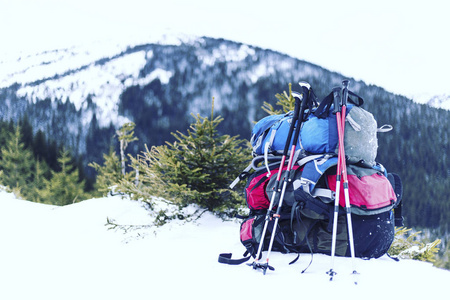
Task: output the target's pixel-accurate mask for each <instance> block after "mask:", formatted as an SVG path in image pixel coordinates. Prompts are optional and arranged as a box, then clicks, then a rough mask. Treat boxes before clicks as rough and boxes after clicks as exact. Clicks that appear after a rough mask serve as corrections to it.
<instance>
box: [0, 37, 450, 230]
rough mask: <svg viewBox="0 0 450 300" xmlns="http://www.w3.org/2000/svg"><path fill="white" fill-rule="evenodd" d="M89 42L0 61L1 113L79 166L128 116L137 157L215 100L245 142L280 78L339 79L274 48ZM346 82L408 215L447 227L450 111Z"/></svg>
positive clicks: (98, 153) (325, 84) (98, 152)
mask: <svg viewBox="0 0 450 300" xmlns="http://www.w3.org/2000/svg"><path fill="white" fill-rule="evenodd" d="M97 46H98V47H97ZM97 46H95V47H94V46H92V47H87V48H80V47H73V48H67V49H58V50H52V51H46V52H42V53H37V54H35V55H27V56H24V57H19V58H17V57H16V58H14V59H6V60H3V61H1V62H0V117H1V118H2V119H3V120H14V121H18V120H20V119H21V118H24V117H25V116H26V117H27V118H28V120H29V121H30V122H31V124H32V126H33V128H34V130H35V131H36V130H38V129H40V130H42V131H43V132H45V133H46V134H47V135H48V136H50V137H52V138H54V139H56V140H57V141H58V142H59V143H61V144H64V145H66V146H68V147H70V148H71V149H72V151H73V152H74V154H75V155H77V156H78V157H80V158H82V159H83V161H84V163H85V164H86V165H87V163H88V162H92V161H96V162H99V163H102V154H103V153H106V152H107V151H108V149H109V147H110V146H111V145H116V144H114V139H115V138H114V134H115V131H116V130H117V129H118V128H119V127H120V126H121V124H123V123H124V122H126V121H128V120H130V121H133V122H135V123H136V131H135V132H136V136H137V137H138V138H139V142H134V143H132V144H131V145H130V148H131V149H130V150H131V152H132V153H138V152H139V151H142V150H143V149H144V144H148V145H149V146H152V145H161V144H163V143H164V142H165V141H172V140H173V137H172V135H171V132H175V131H177V130H179V131H182V132H185V131H186V130H187V128H188V126H189V124H190V123H191V122H192V121H193V118H192V116H191V113H194V114H197V113H200V114H201V115H203V116H209V115H210V113H211V103H212V98H214V101H215V102H214V109H215V114H216V115H221V116H222V117H224V122H222V124H221V128H220V130H221V131H222V132H223V133H226V134H230V135H237V134H239V135H240V136H241V138H249V137H250V136H249V135H250V131H251V127H252V124H253V123H252V122H253V121H256V120H258V119H260V118H262V117H263V116H265V113H264V111H263V110H262V109H261V106H262V104H263V101H267V102H270V103H272V104H275V102H276V98H275V94H276V93H280V92H283V91H285V90H287V89H288V84H289V83H292V84H293V89H294V90H295V89H296V86H297V82H299V81H307V82H309V83H310V84H311V85H312V87H313V89H314V90H315V93H316V94H317V95H318V97H319V98H323V97H324V96H326V95H327V94H328V93H329V92H330V90H331V88H332V87H333V86H335V85H339V84H340V83H341V80H342V79H343V76H342V75H340V74H338V73H334V72H330V71H328V70H326V69H324V68H321V67H320V66H317V65H314V64H311V63H308V62H305V61H302V60H298V59H295V58H292V57H289V56H287V55H284V54H282V53H278V52H275V51H271V50H268V49H261V48H257V47H253V46H250V45H245V44H242V43H236V42H232V41H228V40H223V39H212V38H207V37H201V38H192V37H183V38H181V39H166V40H164V41H158V42H151V43H150V42H148V43H140V44H132V45H126V46H116V45H113V46H111V45H108V47H106V46H105V45H102V44H99V45H97ZM350 80H351V84H350V87H351V90H353V91H354V92H356V93H358V94H360V95H361V96H362V97H363V98H364V99H365V100H366V102H365V105H364V107H365V108H366V109H367V110H369V111H371V112H372V113H373V114H374V116H375V118H376V119H377V121H378V123H379V124H380V125H382V124H385V123H388V124H392V125H393V126H394V130H393V131H392V132H390V133H385V134H380V137H379V140H380V141H379V145H380V148H379V153H378V161H380V162H381V163H383V164H384V165H385V166H386V167H387V168H388V170H390V171H394V172H397V173H399V174H400V175H401V176H402V178H403V179H404V181H405V203H406V204H405V206H406V208H405V211H406V212H405V214H406V215H407V221H408V222H409V223H410V224H415V225H421V226H426V227H439V226H440V227H441V228H443V227H445V228H447V230H448V222H449V221H448V220H450V218H449V217H450V209H449V208H448V197H447V190H448V186H450V182H449V176H450V169H449V165H450V164H449V160H448V153H450V149H449V137H448V136H449V133H448V128H450V126H449V120H450V112H449V111H448V110H443V109H436V108H432V107H430V106H427V105H423V104H418V103H414V102H413V101H411V100H410V99H407V98H406V97H403V96H400V95H394V94H391V93H388V92H386V91H385V90H384V89H382V88H380V87H377V86H372V85H370V86H368V85H366V84H365V83H364V82H362V81H356V80H354V79H352V78H350ZM447 100H448V98H447ZM439 103H442V102H439ZM439 105H441V104H439ZM87 171H88V172H92V171H93V170H92V169H90V168H87ZM425 199H426V200H425ZM445 205H447V206H446V209H443V207H444V206H445Z"/></svg>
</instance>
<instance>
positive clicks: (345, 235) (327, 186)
mask: <svg viewBox="0 0 450 300" xmlns="http://www.w3.org/2000/svg"><path fill="white" fill-rule="evenodd" d="M299 88H300V92H292V94H291V95H289V97H292V99H295V101H296V102H295V103H296V106H295V107H296V108H295V110H294V111H291V112H289V113H286V114H281V115H270V116H267V117H265V118H263V119H261V120H260V121H259V122H257V123H256V124H255V125H254V128H253V130H252V135H251V140H250V142H251V144H252V147H253V159H252V162H251V164H250V165H249V166H248V167H247V168H246V169H245V170H244V171H243V172H242V173H241V174H240V176H239V177H238V178H236V180H235V181H234V182H233V183H232V184H231V186H230V187H231V188H234V186H235V185H236V184H237V183H238V182H239V181H242V180H245V181H246V185H245V189H244V193H245V198H246V202H247V206H248V208H249V211H250V213H249V215H248V216H246V217H243V221H242V223H241V226H240V239H241V242H242V244H243V245H244V246H245V248H246V253H245V254H244V257H243V258H241V259H232V258H231V254H230V253H222V254H220V255H219V262H221V263H226V264H241V263H243V262H245V261H248V260H249V259H250V258H253V260H254V261H253V263H250V264H249V265H252V266H253V267H254V268H255V269H256V268H261V269H263V271H264V273H265V272H266V269H271V270H272V269H273V268H272V267H271V266H270V265H269V258H268V257H269V254H270V252H271V251H278V252H282V253H298V254H299V253H322V254H327V255H331V256H332V257H334V256H348V257H352V258H354V257H358V258H365V259H370V258H378V257H380V256H382V255H384V254H386V253H387V251H388V250H389V247H390V246H391V243H392V242H393V240H394V235H395V226H402V225H403V223H402V222H403V221H402V220H403V218H402V215H401V198H402V183H401V180H400V178H399V176H398V175H396V174H393V173H388V172H387V170H386V169H385V168H384V166H383V165H381V164H380V163H379V162H377V161H376V156H377V148H378V139H377V134H378V133H380V132H387V131H389V130H391V129H392V127H391V126H390V125H384V126H381V127H378V125H377V122H376V120H375V118H374V116H373V115H372V114H371V113H370V112H368V111H366V110H364V109H363V108H362V105H363V103H364V100H363V99H362V98H361V97H360V96H358V95H357V94H355V93H353V92H351V91H350V90H349V89H348V81H347V80H344V81H343V84H342V86H341V87H335V88H334V89H333V90H332V91H331V93H330V94H329V95H327V96H326V97H325V98H324V99H323V100H322V101H320V103H318V102H317V97H316V95H315V94H314V92H313V90H312V88H311V86H310V85H309V84H307V83H300V87H299ZM263 252H267V254H266V255H267V259H266V261H265V263H264V262H262V261H261V258H262V253H263ZM330 271H331V272H332V270H330Z"/></svg>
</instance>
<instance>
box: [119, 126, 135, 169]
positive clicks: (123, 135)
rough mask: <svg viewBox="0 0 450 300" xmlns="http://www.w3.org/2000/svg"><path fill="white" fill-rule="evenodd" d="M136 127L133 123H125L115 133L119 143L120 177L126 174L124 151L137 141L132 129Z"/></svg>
mask: <svg viewBox="0 0 450 300" xmlns="http://www.w3.org/2000/svg"><path fill="white" fill-rule="evenodd" d="M135 126H136V125H135V124H134V123H133V122H129V123H125V124H123V125H122V127H121V128H120V129H119V130H118V131H117V132H116V133H117V136H118V137H119V143H120V161H121V162H122V175H123V176H125V174H126V168H125V165H126V156H125V150H126V149H127V147H128V144H129V143H131V142H133V141H137V140H138V138H137V137H135V136H134V127H135Z"/></svg>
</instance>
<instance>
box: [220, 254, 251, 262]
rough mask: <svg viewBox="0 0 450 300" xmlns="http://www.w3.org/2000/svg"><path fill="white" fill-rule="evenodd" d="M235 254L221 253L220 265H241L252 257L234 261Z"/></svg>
mask: <svg viewBox="0 0 450 300" xmlns="http://www.w3.org/2000/svg"><path fill="white" fill-rule="evenodd" d="M232 256H233V254H231V253H221V254H219V260H218V261H219V263H221V264H227V265H240V264H242V263H244V262H246V261H248V260H249V259H250V257H252V256H251V255H248V256H246V257H243V258H237V259H232V258H231V257H232Z"/></svg>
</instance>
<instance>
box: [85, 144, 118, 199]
mask: <svg viewBox="0 0 450 300" xmlns="http://www.w3.org/2000/svg"><path fill="white" fill-rule="evenodd" d="M103 159H104V162H103V165H102V166H101V165H99V164H98V163H95V162H93V163H90V164H89V166H90V167H92V168H94V169H95V171H97V177H96V180H97V181H96V184H95V185H96V188H97V190H98V191H99V192H101V193H102V195H104V196H106V195H107V194H108V192H109V191H110V188H111V187H112V186H115V185H117V184H118V183H119V181H120V180H121V179H122V178H123V175H122V173H121V170H122V168H121V163H120V160H119V157H118V156H117V154H116V152H114V149H113V148H112V147H111V148H110V150H109V153H108V154H103Z"/></svg>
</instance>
